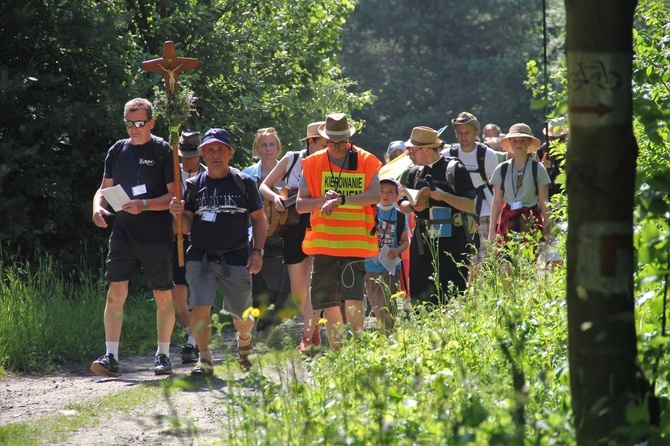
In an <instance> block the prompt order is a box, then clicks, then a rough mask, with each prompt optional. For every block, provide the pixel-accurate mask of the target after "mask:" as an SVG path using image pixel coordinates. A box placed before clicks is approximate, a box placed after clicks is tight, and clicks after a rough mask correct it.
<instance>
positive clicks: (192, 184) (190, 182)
mask: <svg viewBox="0 0 670 446" xmlns="http://www.w3.org/2000/svg"><path fill="white" fill-rule="evenodd" d="M199 177H200V175H196V176H194V177H191V178H188V179H187V180H186V181H184V187H185V188H186V194H184V195H186V196H187V197H189V198H190V197H194V198H195V196H196V195H197V193H198V182H197V180H198V178H199Z"/></svg>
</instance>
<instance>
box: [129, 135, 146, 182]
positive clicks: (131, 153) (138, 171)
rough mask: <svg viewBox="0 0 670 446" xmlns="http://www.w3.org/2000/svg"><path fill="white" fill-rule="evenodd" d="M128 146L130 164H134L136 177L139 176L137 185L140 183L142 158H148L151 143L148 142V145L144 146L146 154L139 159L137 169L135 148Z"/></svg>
mask: <svg viewBox="0 0 670 446" xmlns="http://www.w3.org/2000/svg"><path fill="white" fill-rule="evenodd" d="M128 148H129V149H130V150H129V152H130V165H131V166H133V172H135V178H137V185H138V186H139V185H140V172H141V171H142V164H141V163H140V160H143V159H146V157H147V150H148V149H149V145H148V143H147V146H146V147H145V148H144V155H142V156H141V157H140V159H139V160H137V165H138V167H137V169H135V159H134V158H133V150H132V146H131V145H130V144H128Z"/></svg>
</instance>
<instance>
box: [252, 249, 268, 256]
mask: <svg viewBox="0 0 670 446" xmlns="http://www.w3.org/2000/svg"><path fill="white" fill-rule="evenodd" d="M252 251H258V252H260V253H261V256H263V255H265V250H264V249H263V248H254V249H252Z"/></svg>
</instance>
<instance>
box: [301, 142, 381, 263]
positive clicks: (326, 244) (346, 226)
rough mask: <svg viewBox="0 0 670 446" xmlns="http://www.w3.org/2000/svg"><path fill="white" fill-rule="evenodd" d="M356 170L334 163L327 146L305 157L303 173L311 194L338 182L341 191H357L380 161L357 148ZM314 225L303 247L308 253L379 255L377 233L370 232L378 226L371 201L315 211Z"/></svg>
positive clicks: (316, 194) (319, 194)
mask: <svg viewBox="0 0 670 446" xmlns="http://www.w3.org/2000/svg"><path fill="white" fill-rule="evenodd" d="M357 152H358V166H357V169H356V170H343V171H342V173H341V174H340V168H339V167H337V166H331V165H330V161H329V159H328V153H327V150H324V151H321V152H317V153H315V154H314V155H312V156H309V157H307V158H305V159H304V160H303V164H302V166H303V175H304V176H305V180H306V181H307V186H308V187H309V192H310V195H311V196H312V197H323V196H324V195H325V193H326V192H327V191H328V190H334V189H335V187H333V186H338V187H337V190H338V192H339V193H341V194H343V195H345V196H347V195H355V194H359V193H362V192H364V191H365V190H366V189H367V188H368V187H369V185H370V181H371V180H372V177H373V176H374V174H375V173H376V172H377V170H379V167H381V162H379V160H378V159H377V158H376V157H374V155H371V154H369V153H368V152H365V151H361V150H357ZM310 224H311V228H308V229H307V232H306V234H305V239H304V241H303V244H302V249H303V251H304V252H305V254H308V255H312V254H322V255H330V256H334V257H376V256H377V255H379V246H378V243H377V236H376V235H371V234H370V233H371V232H372V229H373V228H374V226H375V208H374V207H373V206H370V205H365V206H353V205H350V204H345V205H344V206H338V208H337V209H336V210H335V211H333V213H332V214H330V215H328V216H326V215H323V214H322V213H321V211H320V210H315V211H314V212H312V216H311V219H310Z"/></svg>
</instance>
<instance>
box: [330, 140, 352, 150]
mask: <svg viewBox="0 0 670 446" xmlns="http://www.w3.org/2000/svg"><path fill="white" fill-rule="evenodd" d="M326 144H328V145H329V146H332V147H338V148H342V147H347V144H349V141H340V142H335V141H331V140H330V139H327V140H326Z"/></svg>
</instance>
